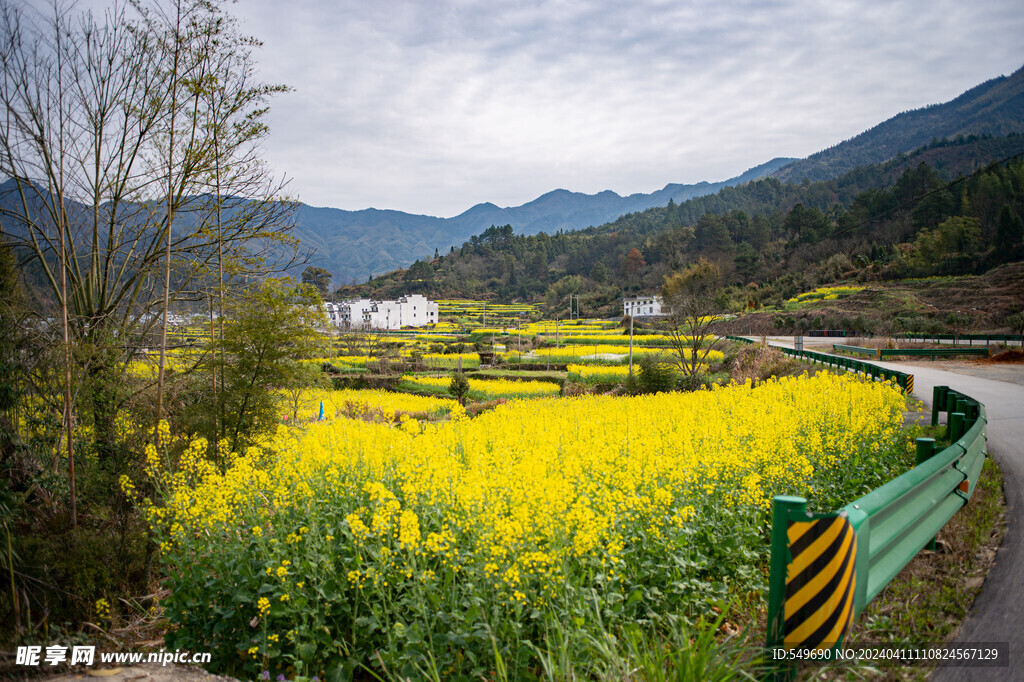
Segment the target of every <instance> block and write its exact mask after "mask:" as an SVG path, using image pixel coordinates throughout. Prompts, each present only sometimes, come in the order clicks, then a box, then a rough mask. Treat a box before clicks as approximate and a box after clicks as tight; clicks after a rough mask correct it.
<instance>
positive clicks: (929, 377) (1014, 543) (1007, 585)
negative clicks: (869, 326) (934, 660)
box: [875, 362, 1024, 682]
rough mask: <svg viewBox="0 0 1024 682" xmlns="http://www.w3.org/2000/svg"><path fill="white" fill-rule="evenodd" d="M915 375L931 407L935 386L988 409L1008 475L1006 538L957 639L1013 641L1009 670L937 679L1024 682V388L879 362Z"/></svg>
mask: <svg viewBox="0 0 1024 682" xmlns="http://www.w3.org/2000/svg"><path fill="white" fill-rule="evenodd" d="M875 364H878V365H880V366H882V367H889V368H891V369H895V370H899V371H901V372H908V373H911V374H913V375H914V393H915V395H916V396H917V397H919V398H921V399H922V400H923V401H924V402H925V403H927V404H928V406H929V407H930V406H931V396H932V388H933V387H934V386H937V385H939V386H942V385H945V386H950V387H952V388H955V389H956V390H957V391H960V392H962V393H966V394H967V395H969V396H971V397H972V398H975V399H976V400H980V401H981V402H982V403H984V405H985V409H986V410H987V411H988V451H989V455H990V456H991V457H993V458H994V459H995V460H996V462H998V463H999V466H1000V468H1001V469H1002V471H1003V481H1004V488H1005V492H1006V519H1007V529H1006V536H1005V538H1004V539H1003V545H1002V547H1000V548H999V552H998V553H997V554H996V563H995V565H994V566H993V567H992V570H991V571H989V574H988V578H986V580H985V585H984V587H983V588H982V590H981V594H980V595H979V596H978V598H977V599H976V600H975V602H974V606H973V607H972V608H971V613H970V615H969V616H968V618H967V620H966V621H965V622H964V624H963V627H962V628H961V630H960V633H959V635H958V637H957V640H958V641H960V642H977V643H982V642H1009V643H1010V666H1009V667H1008V668H941V669H939V670H938V671H936V673H935V674H934V675H933V676H932V679H933V680H941V681H942V682H946V681H949V680H1024V532H1022V530H1024V386H1021V385H1020V384H1016V383H1010V382H1006V381H994V380H992V379H984V378H980V377H973V376H966V375H964V374H954V373H952V372H945V371H943V370H941V369H933V368H931V367H921V366H920V365H904V364H901V363H895V362H878V363H875Z"/></svg>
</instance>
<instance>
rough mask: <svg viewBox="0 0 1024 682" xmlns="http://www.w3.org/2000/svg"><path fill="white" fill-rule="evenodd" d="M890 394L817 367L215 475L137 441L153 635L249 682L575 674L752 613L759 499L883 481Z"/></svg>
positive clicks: (337, 433)
mask: <svg viewBox="0 0 1024 682" xmlns="http://www.w3.org/2000/svg"><path fill="white" fill-rule="evenodd" d="M765 405H774V406H775V408H774V409H770V410H766V409H764V406H765ZM902 407H903V398H902V396H901V395H900V394H899V392H898V391H897V390H896V389H894V388H892V387H890V386H888V385H886V384H872V383H867V382H862V381H859V380H856V379H853V378H850V377H839V376H834V375H827V374H823V375H819V376H816V377H808V376H804V377H801V378H790V379H785V380H780V381H777V382H769V383H766V384H764V385H762V386H760V387H758V388H755V389H751V388H750V387H749V386H736V387H733V388H725V389H719V390H714V391H702V392H698V393H693V394H688V395H686V394H660V395H654V396H643V397H636V398H610V397H598V396H592V397H582V398H553V399H540V400H533V401H529V402H521V401H513V402H510V403H507V404H505V405H501V406H498V407H497V408H495V409H494V410H491V411H489V412H486V413H484V414H481V415H480V416H478V417H476V418H473V419H466V418H463V417H456V418H455V419H453V420H451V421H448V422H446V423H440V424H431V423H420V422H417V421H415V420H402V421H401V423H400V425H398V426H391V425H386V424H380V423H370V422H367V421H358V420H350V419H337V420H334V421H326V422H317V423H314V424H312V425H310V426H308V427H305V428H301V429H289V428H285V427H281V428H279V429H278V431H277V433H276V434H275V435H274V437H273V438H272V440H271V441H269V442H268V443H267V444H266V445H265V446H264V447H262V448H259V449H250V450H249V451H248V452H247V453H245V454H237V455H235V454H233V455H232V456H231V465H230V466H229V467H228V468H227V469H226V470H225V471H223V472H221V471H219V470H218V469H217V468H216V467H214V466H212V465H211V464H210V462H209V460H208V458H207V454H208V449H209V444H208V443H207V442H206V441H205V440H202V439H200V440H195V441H192V442H191V443H190V444H188V446H187V447H186V448H185V449H184V452H183V454H182V456H181V457H180V459H178V458H174V457H171V456H170V455H171V451H170V450H168V451H157V450H156V449H153V448H151V449H150V450H149V461H150V468H149V471H150V474H151V475H152V476H153V477H154V481H155V483H156V485H157V489H158V490H160V491H161V492H162V494H163V499H164V500H165V502H164V503H162V504H156V505H154V506H152V507H150V508H149V511H148V515H149V518H150V521H151V523H153V525H154V529H155V532H156V534H157V537H158V539H159V541H160V553H161V562H162V565H163V569H164V571H165V572H166V575H167V582H166V585H167V587H168V588H169V590H170V594H169V596H168V597H167V598H166V600H165V601H164V602H163V607H164V609H165V613H166V614H167V616H168V618H169V619H170V621H171V623H172V628H171V631H170V633H169V635H168V637H169V639H168V642H169V645H170V646H172V647H180V648H183V649H197V648H201V647H207V648H210V649H212V650H213V651H214V652H215V654H214V655H215V668H216V669H219V670H223V671H228V672H233V673H235V674H239V673H244V674H245V675H247V676H250V677H255V676H257V675H258V674H260V673H261V672H262V671H263V670H270V671H271V672H272V673H273V674H274V675H277V674H278V673H284V674H286V675H289V676H292V675H310V676H311V675H314V674H317V675H319V676H320V677H321V678H322V677H323V676H324V675H325V674H327V675H329V674H334V673H338V672H339V671H345V670H348V671H349V672H351V671H352V670H353V669H354V668H360V669H366V670H372V671H374V673H375V674H379V675H385V676H395V677H405V676H414V677H415V676H421V675H423V674H425V673H431V674H433V675H436V676H438V677H441V678H448V677H451V676H462V675H466V676H473V677H475V676H479V675H490V674H495V673H496V671H500V670H503V671H504V674H506V675H507V676H508V677H510V678H519V677H523V676H527V675H539V674H541V673H542V672H543V668H544V666H545V665H548V664H551V663H553V662H558V661H561V663H559V665H566V666H568V667H569V668H568V670H566V672H570V671H573V670H577V669H579V671H580V672H581V673H585V668H586V666H587V662H586V659H585V657H583V656H582V653H581V652H580V651H579V650H577V647H578V646H579V645H580V643H581V642H582V641H584V640H585V639H586V638H587V637H590V638H593V639H595V640H599V639H600V638H601V637H604V636H606V635H607V634H611V635H613V636H614V637H615V638H617V641H619V642H620V643H622V642H628V641H629V640H630V637H648V638H649V637H651V636H652V634H653V633H671V632H673V631H679V630H680V629H683V630H685V629H687V628H696V629H695V630H694V632H699V631H701V626H699V625H698V624H699V623H701V622H703V621H706V620H708V619H711V620H712V621H714V620H715V619H716V617H717V614H720V613H723V612H724V613H725V614H726V616H727V617H728V618H730V619H732V620H734V621H735V620H741V621H744V620H745V621H748V622H751V621H755V622H756V620H757V618H758V615H759V613H760V611H761V609H762V600H763V588H764V581H765V577H764V571H765V565H766V561H767V557H766V551H767V543H766V541H765V535H764V534H765V531H766V528H767V509H768V504H769V501H770V498H771V496H772V495H775V494H803V495H806V496H808V497H809V498H810V499H811V500H812V501H813V504H814V505H815V506H816V507H818V508H823V509H825V508H834V507H837V506H839V505H840V504H842V503H844V502H846V501H848V500H850V499H853V498H855V497H857V496H859V495H861V494H863V493H864V492H866V491H867V490H869V489H871V488H873V487H875V486H877V485H878V484H880V483H881V482H883V481H885V480H887V479H888V478H889V477H890V476H891V475H892V473H893V469H894V468H896V469H899V468H903V467H906V466H907V465H908V460H907V457H906V442H905V441H904V439H902V438H901V437H900V436H901V424H902ZM851 471H856V472H857V476H856V477H851V476H850V475H849V474H850V472H851ZM124 485H125V486H126V487H127V488H128V489H129V490H131V489H132V484H131V483H129V482H128V481H125V483H124ZM254 624H255V625H254ZM566 625H568V626H569V627H570V629H571V630H573V631H574V634H572V635H570V634H568V633H566V632H565V628H566ZM705 627H706V626H705ZM709 645H713V641H709ZM559 647H566V650H560V649H559ZM704 655H709V652H704Z"/></svg>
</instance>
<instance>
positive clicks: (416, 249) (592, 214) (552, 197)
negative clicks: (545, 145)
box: [295, 159, 794, 284]
mask: <svg viewBox="0 0 1024 682" xmlns="http://www.w3.org/2000/svg"><path fill="white" fill-rule="evenodd" d="M793 160H794V159H773V160H771V161H769V162H768V163H765V164H762V165H760V166H757V167H755V168H751V169H750V170H748V171H746V172H745V173H743V174H742V175H739V176H737V177H735V178H730V179H729V180H724V181H722V182H700V183H697V184H694V185H682V184H668V185H665V187H663V188H662V189H660V190H657V191H656V192H652V193H650V194H630V195H629V196H625V197H624V196H620V195H618V194H616V193H615V192H612V191H610V190H605V191H604V192H599V193H598V194H582V193H580V192H570V191H568V190H564V189H556V190H554V191H551V192H548V193H547V194H544V195H542V196H540V197H537V198H536V199H534V200H533V201H531V202H529V203H526V204H523V205H522V206H512V207H506V208H500V207H498V206H495V205H494V204H492V203H483V204H477V205H476V206H474V207H472V208H470V209H469V210H468V211H465V212H464V213H461V214H459V215H457V216H455V217H452V218H436V217H433V216H425V215H413V214H409V213H404V212H402V211H392V210H380V209H375V208H368V209H364V210H361V211H345V210H341V209H337V208H316V207H313V206H307V205H306V204H300V205H299V207H298V211H297V213H296V216H295V218H296V231H295V236H296V237H298V238H299V240H300V241H301V243H302V245H303V247H305V248H307V249H313V250H314V252H315V255H314V258H315V263H314V264H315V265H317V266H319V267H323V268H325V269H327V270H328V271H329V272H331V273H332V274H333V275H334V277H335V282H336V283H338V284H344V283H353V282H356V281H362V280H365V279H366V278H367V277H368V276H370V275H379V274H382V273H384V272H389V271H391V270H395V269H398V268H404V267H407V266H408V265H410V264H411V263H412V262H413V261H415V260H418V259H420V258H429V257H431V256H432V255H433V254H434V251H435V249H436V250H439V251H441V252H447V251H448V250H449V248H450V247H452V246H459V245H461V244H462V243H463V242H465V241H466V240H467V239H469V238H470V237H471V236H473V235H475V234H479V233H480V232H483V231H484V230H485V229H487V228H488V227H490V226H491V225H511V226H512V228H513V229H514V230H515V232H516V233H517V234H525V235H531V234H538V233H540V232H547V233H548V234H553V233H555V232H558V231H559V230H575V229H581V228H585V227H589V226H591V225H602V224H604V223H607V222H610V221H612V220H615V219H616V218H618V217H619V216H622V215H625V214H627V213H635V212H637V211H643V210H645V209H648V208H652V207H654V206H665V205H666V204H668V202H669V201H670V200H671V201H674V202H676V203H680V202H683V201H686V200H688V199H693V198H695V197H699V196H704V195H707V194H714V193H715V192H717V191H719V190H721V189H722V188H724V187H731V186H734V185H740V184H743V183H745V182H749V181H751V180H756V179H758V178H762V177H765V176H767V175H769V174H771V173H772V172H774V171H777V170H778V169H780V168H782V167H784V166H786V165H787V164H789V163H791V162H792V161H793Z"/></svg>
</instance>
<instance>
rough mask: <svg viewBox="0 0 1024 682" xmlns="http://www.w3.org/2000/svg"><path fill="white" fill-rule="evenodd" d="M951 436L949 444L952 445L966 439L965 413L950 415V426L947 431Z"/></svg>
mask: <svg viewBox="0 0 1024 682" xmlns="http://www.w3.org/2000/svg"><path fill="white" fill-rule="evenodd" d="M946 431H947V432H948V434H949V443H950V445H952V444H953V443H955V442H957V441H958V440H960V439H961V438H963V437H964V413H963V412H954V413H952V414H951V415H949V426H948V428H947V429H946Z"/></svg>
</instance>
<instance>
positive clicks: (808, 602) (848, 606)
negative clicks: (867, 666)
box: [783, 516, 857, 649]
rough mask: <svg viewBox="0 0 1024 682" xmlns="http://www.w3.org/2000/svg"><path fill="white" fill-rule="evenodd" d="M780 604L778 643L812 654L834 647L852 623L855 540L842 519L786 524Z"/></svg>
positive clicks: (849, 526) (855, 536) (834, 518)
mask: <svg viewBox="0 0 1024 682" xmlns="http://www.w3.org/2000/svg"><path fill="white" fill-rule="evenodd" d="M787 536H788V539H789V553H790V556H791V559H790V562H789V565H788V566H787V568H786V598H785V602H784V604H783V614H784V625H783V644H784V646H785V647H786V648H787V649H797V648H799V649H818V648H821V647H829V648H831V647H834V646H837V645H838V644H840V643H841V642H842V640H843V638H844V637H845V636H846V634H847V633H848V632H849V631H850V626H851V625H852V624H853V593H854V587H855V585H856V577H857V574H856V570H855V568H854V563H855V560H856V556H857V535H856V533H854V530H853V526H851V525H850V522H849V521H847V520H846V518H845V517H842V516H833V517H825V518H819V519H814V520H812V521H790V522H789V524H788V528H787Z"/></svg>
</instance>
